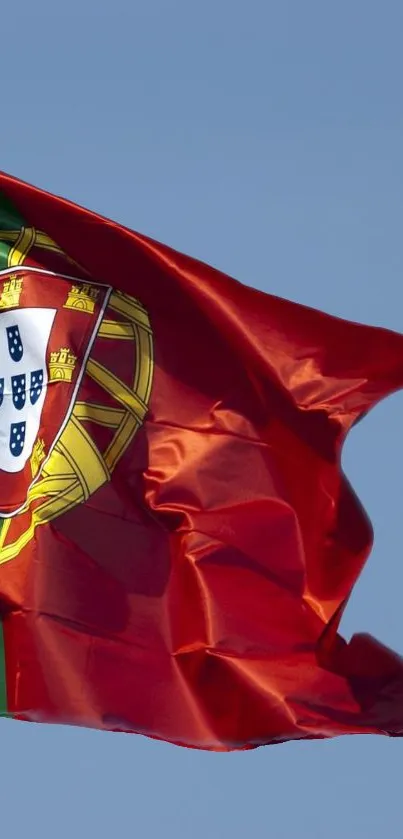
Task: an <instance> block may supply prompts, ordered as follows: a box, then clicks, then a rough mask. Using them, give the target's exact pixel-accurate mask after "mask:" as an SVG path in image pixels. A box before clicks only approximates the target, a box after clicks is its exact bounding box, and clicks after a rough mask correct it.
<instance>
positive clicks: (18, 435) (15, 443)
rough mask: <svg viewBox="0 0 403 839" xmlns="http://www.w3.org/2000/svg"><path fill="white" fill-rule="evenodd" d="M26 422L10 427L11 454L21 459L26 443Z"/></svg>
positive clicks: (13, 424)
mask: <svg viewBox="0 0 403 839" xmlns="http://www.w3.org/2000/svg"><path fill="white" fill-rule="evenodd" d="M25 429H26V423H25V422H13V423H11V426H10V452H11V454H12V455H14V457H19V456H20V454H21V453H22V450H23V448H24V443H25Z"/></svg>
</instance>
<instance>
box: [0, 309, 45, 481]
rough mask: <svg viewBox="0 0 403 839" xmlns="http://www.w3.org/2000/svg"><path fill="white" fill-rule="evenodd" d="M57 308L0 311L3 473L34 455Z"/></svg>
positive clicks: (0, 461)
mask: <svg viewBox="0 0 403 839" xmlns="http://www.w3.org/2000/svg"><path fill="white" fill-rule="evenodd" d="M55 315H56V309H15V310H14V311H9V312H0V469H3V470H4V471H5V472H20V471H21V469H23V468H24V466H25V464H26V462H27V460H28V459H29V458H30V456H31V454H32V449H33V447H34V444H35V440H36V438H37V434H38V431H39V426H40V421H41V414H42V409H43V405H44V402H45V397H46V389H47V384H48V371H47V365H46V351H47V346H48V341H49V336H50V333H51V330H52V326H53V321H54V318H55Z"/></svg>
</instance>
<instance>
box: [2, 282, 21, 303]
mask: <svg viewBox="0 0 403 839" xmlns="http://www.w3.org/2000/svg"><path fill="white" fill-rule="evenodd" d="M21 291H22V277H18V276H17V274H12V275H11V276H10V277H9V278H8V279H7V280H4V285H3V290H2V292H1V295H0V309H13V308H14V307H15V306H19V304H20V294H21Z"/></svg>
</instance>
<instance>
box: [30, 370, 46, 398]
mask: <svg viewBox="0 0 403 839" xmlns="http://www.w3.org/2000/svg"><path fill="white" fill-rule="evenodd" d="M42 387H43V370H33V371H32V373H31V384H30V389H29V395H30V399H31V405H35V402H37V401H38V399H39V397H40V395H41V393H42Z"/></svg>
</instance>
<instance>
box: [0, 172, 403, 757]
mask: <svg viewBox="0 0 403 839" xmlns="http://www.w3.org/2000/svg"><path fill="white" fill-rule="evenodd" d="M0 342H1V345H0V346H1V351H0V524H1V531H0V617H1V627H2V637H1V648H2V655H1V663H2V666H1V672H0V703H1V710H2V712H3V713H4V714H8V715H10V716H13V717H15V718H17V719H23V720H32V721H36V722H52V723H68V724H74V725H82V726H92V727H96V728H100V729H107V730H115V731H126V732H137V733H142V734H147V735H149V736H153V737H158V738H162V739H164V740H168V741H171V742H174V743H178V744H182V745H188V746H193V747H198V748H205V749H216V750H220V749H243V748H249V747H252V746H256V745H260V744H265V743H274V742H279V741H283V740H291V739H303V738H314V737H331V736H333V735H339V734H346V733H359V732H372V733H381V732H382V733H389V734H391V735H398V734H401V733H402V731H403V665H402V661H401V659H400V658H398V657H397V656H396V655H394V654H393V653H392V652H390V651H389V650H387V649H386V648H384V647H382V646H381V645H379V644H378V643H377V642H376V641H374V640H373V639H371V638H370V637H368V636H356V637H355V638H353V640H352V641H351V642H350V644H346V643H345V642H344V641H343V639H342V638H341V637H340V635H339V634H338V623H339V621H340V617H341V614H342V610H343V607H344V605H345V603H346V601H347V598H348V597H349V594H350V592H351V589H352V586H353V585H354V582H355V580H356V579H357V577H358V575H359V573H360V570H361V569H362V567H363V564H364V562H365V560H366V557H367V555H368V552H369V550H370V547H371V539H372V536H371V529H370V525H369V523H368V521H367V518H366V516H365V514H364V513H363V511H362V509H361V507H360V505H359V503H358V501H357V499H356V497H355V495H354V493H353V491H352V489H351V488H350V486H349V484H348V482H347V480H346V479H345V477H344V476H343V474H342V471H341V466H340V460H341V449H342V445H343V442H344V440H345V438H346V434H347V433H348V431H349V429H350V427H351V426H352V424H353V423H355V422H357V421H358V420H359V419H360V418H361V417H362V416H363V415H364V414H365V413H366V412H367V411H368V410H369V409H370V408H371V406H372V405H374V404H375V403H376V402H377V401H378V400H380V399H381V398H382V397H384V396H386V395H387V394H389V393H391V392H392V391H394V390H395V389H397V388H399V387H401V386H402V385H403V337H402V336H401V335H398V334H394V333H391V332H388V331H386V330H382V329H375V328H371V327H366V326H360V325H357V324H353V323H348V322H345V321H342V320H338V319H336V318H333V317H330V316H328V315H325V314H322V313H320V312H317V311H314V310H312V309H308V308H305V307H303V306H299V305H296V304H294V303H290V302H286V301H284V300H281V299H278V298H275V297H273V296H270V295H265V294H263V293H261V292H258V291H255V290H253V289H251V288H247V287H245V286H243V285H241V284H240V283H237V282H236V281H235V280H232V279H230V278H228V277H226V276H224V275H223V274H221V273H219V272H218V271H216V270H214V269H212V268H209V267H207V266H206V265H204V264H201V263H200V262H196V261H195V260H193V259H190V258H189V257H187V256H184V255H182V254H180V253H177V252H175V251H173V250H171V249H170V248H168V247H165V246H163V245H160V244H158V243H156V242H154V241H151V240H150V239H147V238H146V237H144V236H141V235H139V234H138V233H134V232H132V231H130V230H128V229H126V228H123V227H121V226H119V225H118V224H115V223H113V222H111V221H109V220H107V219H104V218H101V217H100V216H98V215H95V214H94V213H91V212H89V211H87V210H84V209H82V208H81V207H77V206H75V205H73V204H71V203H69V202H68V201H65V200H63V199H61V198H57V197H55V196H53V195H50V194H48V193H45V192H43V191H41V190H38V189H36V188H34V187H32V186H28V185H27V184H24V183H22V182H20V181H17V180H15V179H14V178H11V177H9V176H7V175H1V176H0Z"/></svg>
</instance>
